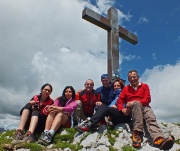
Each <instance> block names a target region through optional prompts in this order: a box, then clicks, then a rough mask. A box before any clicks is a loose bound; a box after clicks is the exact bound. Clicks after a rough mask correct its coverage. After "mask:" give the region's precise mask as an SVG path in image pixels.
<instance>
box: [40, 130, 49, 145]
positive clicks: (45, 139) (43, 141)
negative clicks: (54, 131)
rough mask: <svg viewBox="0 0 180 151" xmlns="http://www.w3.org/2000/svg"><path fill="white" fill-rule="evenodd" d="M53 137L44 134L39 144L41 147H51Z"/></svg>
mask: <svg viewBox="0 0 180 151" xmlns="http://www.w3.org/2000/svg"><path fill="white" fill-rule="evenodd" d="M51 140H52V135H51V134H50V133H45V132H42V134H41V137H40V138H39V139H38V143H39V144H41V145H45V146H47V145H49V144H51Z"/></svg>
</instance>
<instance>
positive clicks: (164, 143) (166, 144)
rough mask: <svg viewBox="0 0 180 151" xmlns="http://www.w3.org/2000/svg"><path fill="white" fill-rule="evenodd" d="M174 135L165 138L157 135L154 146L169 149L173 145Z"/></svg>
mask: <svg viewBox="0 0 180 151" xmlns="http://www.w3.org/2000/svg"><path fill="white" fill-rule="evenodd" d="M173 144H174V136H169V137H167V138H163V137H158V138H156V139H155V141H154V146H155V147H157V148H159V149H160V150H169V149H171V148H172V147H173Z"/></svg>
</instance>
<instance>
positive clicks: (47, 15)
mask: <svg viewBox="0 0 180 151" xmlns="http://www.w3.org/2000/svg"><path fill="white" fill-rule="evenodd" d="M85 7H88V8H90V9H92V10H93V11H95V12H97V13H99V14H102V15H104V16H105V17H107V10H108V9H109V8H110V7H115V8H116V9H117V10H118V16H119V25H121V26H123V27H124V28H126V29H127V30H129V31H131V32H132V33H134V34H136V35H137V36H138V44H136V45H132V44H130V43H128V42H126V41H124V40H122V39H120V59H119V62H120V72H121V78H123V79H125V80H127V72H128V71H129V70H131V69H136V70H137V71H138V72H139V75H140V80H141V81H142V82H145V83H147V84H149V86H150V89H151V97H152V102H151V106H152V108H153V110H154V112H155V114H156V116H157V118H158V120H159V121H166V122H178V121H180V116H179V115H180V107H179V106H178V105H177V104H179V99H180V93H179V91H178V90H180V85H178V83H180V76H178V75H179V74H180V51H179V48H180V28H179V27H180V21H179V18H180V1H178V0H174V1H173V2H170V1H167V0H159V1H149V0H148V1H143V0H139V1H133V0H131V1H118V0H116V1H112V0H97V1H93V0H92V1H91V0H89V1H88V0H87V1H86V0H83V1H82V0H73V1H72V0H53V1H49V0H31V1H30V0H13V1H7V0H0V20H1V23H0V53H1V55H0V64H1V66H0V71H1V76H0V96H1V98H0V103H1V106H0V127H2V126H5V127H14V126H16V125H17V123H18V120H19V119H18V118H19V111H20V109H21V108H22V107H23V105H24V104H25V103H26V102H28V101H29V100H30V99H31V98H32V96H33V95H35V94H38V93H39V90H40V87H41V86H42V85H43V84H44V83H47V82H49V83H51V84H52V86H53V92H52V94H51V97H52V98H53V99H55V98H57V96H59V95H61V93H62V91H63V89H64V87H65V86H67V85H72V86H73V87H74V88H75V89H76V90H79V89H83V84H84V82H85V80H86V79H89V78H90V79H93V80H94V82H95V88H97V87H99V86H101V81H100V76H101V74H103V73H106V72H107V32H106V31H105V30H103V29H101V28H99V27H97V26H95V25H93V24H91V23H90V22H88V21H86V20H84V19H82V11H83V9H84V8H85ZM126 84H128V81H127V82H126ZM169 111H170V112H169ZM167 112H168V114H167ZM13 116H15V118H13ZM12 119H14V120H12ZM9 121H11V122H9ZM12 121H13V122H12ZM10 123H11V125H10Z"/></svg>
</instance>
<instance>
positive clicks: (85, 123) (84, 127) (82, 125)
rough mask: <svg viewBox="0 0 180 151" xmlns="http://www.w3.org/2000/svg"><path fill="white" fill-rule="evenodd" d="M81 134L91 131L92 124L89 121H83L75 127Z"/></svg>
mask: <svg viewBox="0 0 180 151" xmlns="http://www.w3.org/2000/svg"><path fill="white" fill-rule="evenodd" d="M74 128H75V129H76V130H77V131H79V132H86V131H91V122H90V121H89V120H86V121H83V122H82V123H80V125H78V126H75V127H74Z"/></svg>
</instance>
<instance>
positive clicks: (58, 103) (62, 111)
mask: <svg viewBox="0 0 180 151" xmlns="http://www.w3.org/2000/svg"><path fill="white" fill-rule="evenodd" d="M76 107H77V103H76V101H75V90H74V88H73V87H72V86H66V87H65V89H64V90H63V93H62V96H61V97H58V98H57V99H56V100H55V102H54V104H53V105H51V106H49V107H48V111H49V112H50V113H49V115H48V117H47V120H46V126H45V130H44V132H43V133H42V135H41V137H40V139H39V140H38V143H40V144H43V145H49V144H50V143H51V140H52V137H53V136H54V134H55V132H56V131H57V130H58V129H59V127H60V126H65V125H66V124H67V122H68V118H69V116H70V115H71V114H72V112H73V111H74V110H75V109H76Z"/></svg>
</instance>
